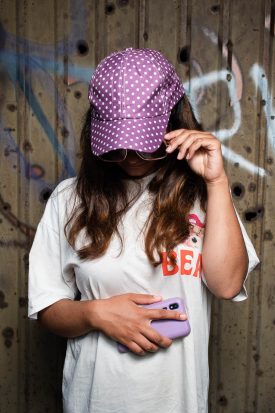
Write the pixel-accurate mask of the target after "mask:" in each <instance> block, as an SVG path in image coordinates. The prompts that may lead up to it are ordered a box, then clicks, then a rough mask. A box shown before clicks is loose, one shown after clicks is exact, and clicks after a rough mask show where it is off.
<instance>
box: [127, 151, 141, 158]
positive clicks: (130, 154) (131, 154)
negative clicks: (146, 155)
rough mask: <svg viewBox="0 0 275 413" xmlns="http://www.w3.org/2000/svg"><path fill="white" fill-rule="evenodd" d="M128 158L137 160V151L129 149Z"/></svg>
mask: <svg viewBox="0 0 275 413" xmlns="http://www.w3.org/2000/svg"><path fill="white" fill-rule="evenodd" d="M126 158H127V159H129V160H135V159H137V158H138V156H137V154H136V152H135V151H131V150H128V151H127V157H126Z"/></svg>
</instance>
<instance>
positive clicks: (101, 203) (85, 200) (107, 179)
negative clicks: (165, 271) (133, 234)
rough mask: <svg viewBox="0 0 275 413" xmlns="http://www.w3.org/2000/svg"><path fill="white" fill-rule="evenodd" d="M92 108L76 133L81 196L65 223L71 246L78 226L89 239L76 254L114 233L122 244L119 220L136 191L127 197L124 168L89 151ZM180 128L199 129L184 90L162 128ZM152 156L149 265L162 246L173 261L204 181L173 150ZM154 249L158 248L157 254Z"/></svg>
mask: <svg viewBox="0 0 275 413" xmlns="http://www.w3.org/2000/svg"><path fill="white" fill-rule="evenodd" d="M91 113H92V109H91V108H89V110H88V112H87V113H86V116H85V120H84V124H83V128H82V132H81V138H80V150H81V158H82V161H81V165H80V169H79V173H78V175H77V178H76V189H75V193H76V196H78V197H79V200H80V202H79V203H78V204H77V206H75V207H74V208H73V211H72V212H71V215H70V217H69V219H68V221H67V223H66V225H65V228H64V231H65V235H66V236H67V239H68V242H69V244H70V245H71V246H72V247H73V248H75V245H76V240H77V236H78V234H79V232H80V231H81V230H83V229H84V230H85V234H86V236H88V240H89V242H88V244H86V245H85V246H82V247H81V248H80V249H78V250H77V251H76V252H77V254H78V256H79V258H80V259H95V258H98V257H100V256H102V255H103V254H104V253H105V252H106V250H107V248H108V246H109V244H110V241H111V238H112V236H113V235H114V234H116V235H117V236H118V237H119V239H120V242H121V246H122V245H123V237H122V234H121V233H120V232H119V230H118V224H119V222H120V221H121V219H122V217H123V216H124V214H125V213H126V212H127V211H128V210H129V208H130V207H131V205H132V204H133V202H134V201H135V199H136V196H137V195H138V194H136V196H135V197H133V198H132V199H129V194H128V191H127V187H126V185H125V179H122V178H123V177H125V173H124V172H123V171H122V169H121V168H120V167H119V166H118V165H116V164H115V163H108V162H104V161H102V160H100V159H99V158H98V157H96V156H95V155H93V154H92V152H91V143H90V132H91V128H90V124H91ZM180 128H185V129H196V130H202V126H201V124H200V123H199V122H198V121H197V120H196V118H195V116H194V113H193V110H192V107H191V105H190V103H189V100H188V98H187V97H186V95H184V96H183V97H182V98H181V99H180V100H179V101H178V103H177V104H176V105H175V106H174V108H173V109H172V111H171V115H170V118H169V122H168V127H167V131H171V130H175V129H180ZM154 162H159V168H158V170H157V172H156V174H155V175H154V177H153V178H152V180H151V181H150V182H149V184H148V186H147V189H148V191H149V194H150V195H151V196H152V199H153V203H152V208H151V211H150V213H149V216H148V219H147V221H146V223H145V226H144V237H145V252H146V254H147V256H148V259H149V261H150V263H151V264H152V265H153V266H157V265H159V264H160V263H161V262H162V251H164V250H166V251H167V252H168V257H169V258H170V260H171V262H172V263H174V264H175V262H176V259H175V256H174V254H173V253H172V250H173V248H174V247H175V246H176V245H178V244H179V243H181V242H183V241H184V240H185V239H186V238H187V237H188V235H189V230H190V224H189V221H188V218H187V216H188V212H189V211H190V209H191V208H192V206H193V205H194V202H195V199H196V198H198V199H199V202H200V206H201V208H202V209H203V210H204V211H205V207H206V197H207V192H206V185H205V182H204V180H203V178H202V177H200V176H199V175H198V174H196V173H195V172H193V171H192V170H191V168H190V167H189V165H188V163H187V161H186V160H185V159H183V160H178V159H177V151H174V152H173V153H172V154H169V155H168V156H167V157H166V158H165V160H162V161H154ZM154 252H157V258H156V254H154Z"/></svg>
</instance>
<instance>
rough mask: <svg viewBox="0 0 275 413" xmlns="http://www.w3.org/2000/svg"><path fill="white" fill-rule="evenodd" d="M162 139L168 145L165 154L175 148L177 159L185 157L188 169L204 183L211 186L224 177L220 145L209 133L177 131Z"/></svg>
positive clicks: (167, 134) (188, 130)
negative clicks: (200, 177)
mask: <svg viewBox="0 0 275 413" xmlns="http://www.w3.org/2000/svg"><path fill="white" fill-rule="evenodd" d="M164 139H165V140H166V141H167V143H168V144H169V146H168V147H167V149H166V150H167V152H168V153H171V152H173V151H174V150H175V149H176V148H177V149H178V150H179V153H178V159H183V158H184V157H185V159H186V160H187V162H188V164H189V166H190V168H191V169H192V170H193V171H194V172H196V173H197V174H198V175H201V176H202V177H203V178H204V180H205V181H206V183H210V184H211V183H213V182H217V181H220V180H223V179H224V178H225V177H226V173H225V170H224V166H223V158H222V152H221V143H220V141H219V140H218V139H217V138H216V137H215V136H213V135H212V134H211V133H209V132H201V131H197V130H190V129H177V130H174V131H171V132H169V133H166V135H164Z"/></svg>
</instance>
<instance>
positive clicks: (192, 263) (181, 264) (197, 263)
mask: <svg viewBox="0 0 275 413" xmlns="http://www.w3.org/2000/svg"><path fill="white" fill-rule="evenodd" d="M179 253H180V254H179V260H177V261H178V264H176V265H173V264H172V263H171V261H170V260H169V258H168V256H167V255H168V254H167V252H166V251H164V252H163V253H162V273H163V275H175V274H178V273H180V275H192V276H193V277H201V269H202V265H201V253H199V254H198V255H197V254H196V255H195V256H194V252H193V251H192V250H180V251H179ZM172 255H173V256H174V257H176V258H178V257H177V253H176V251H172ZM179 270H180V271H179Z"/></svg>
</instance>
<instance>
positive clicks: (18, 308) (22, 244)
mask: <svg viewBox="0 0 275 413" xmlns="http://www.w3.org/2000/svg"><path fill="white" fill-rule="evenodd" d="M273 3H274V2H272V3H271V1H268V0H266V1H265V0H250V1H247V0H239V1H237V0H232V1H230V0H220V1H219V0H216V1H215V0H204V1H203V0H200V1H199V0H136V1H135V0H108V1H105V0H94V1H92V0H90V1H88V0H71V1H69V0H68V1H66V0H40V1H37V0H32V1H31V0H24V1H23V0H17V1H16V0H1V1H0V147H1V150H0V208H1V214H0V235H1V236H0V254H1V268H0V330H1V339H0V372H1V375H0V411H1V412H2V413H7V412H9V413H13V412H20V413H21V412H22V413H23V412H28V413H39V412H51V413H55V412H61V411H62V408H61V380H62V366H63V361H64V355H65V344H66V340H65V339H63V338H60V337H57V336H54V335H52V334H50V333H48V332H46V331H45V330H43V329H42V328H40V327H39V326H38V324H37V323H36V322H32V321H30V320H29V319H28V318H27V272H28V251H29V248H30V245H31V242H32V238H33V236H34V233H35V229H36V225H37V223H38V221H39V219H40V217H41V214H42V212H43V209H44V207H45V202H46V200H47V199H48V197H49V195H50V193H51V191H52V190H53V188H54V187H55V185H56V184H57V183H58V182H59V181H61V180H62V179H65V178H66V177H70V176H73V175H75V172H76V170H77V168H78V165H79V160H78V140H79V132H80V126H81V122H82V116H83V114H84V112H85V110H86V109H87V107H88V106H87V105H88V102H87V84H88V81H89V79H90V77H91V74H92V72H93V70H94V68H95V67H96V65H97V63H98V62H99V61H100V60H101V59H102V58H103V57H105V56H106V55H107V54H109V53H110V52H112V51H114V50H118V49H121V48H124V47H131V46H132V47H151V48H155V49H158V50H160V51H161V52H163V53H164V54H165V55H166V56H167V58H168V59H169V60H170V61H171V62H172V63H173V64H174V65H175V66H176V69H177V72H178V74H179V75H180V76H181V78H182V81H183V82H184V86H185V88H186V90H187V93H188V94H189V97H190V99H191V101H192V103H193V105H194V108H195V111H196V114H197V116H198V117H199V119H200V120H201V121H202V122H203V124H204V127H205V129H208V130H210V131H212V132H213V133H214V134H215V135H216V136H217V137H218V138H219V139H220V140H221V141H222V143H223V154H224V159H225V165H226V170H227V173H228V176H229V177H230V182H231V187H232V192H233V195H234V198H235V205H236V207H237V209H238V211H239V213H240V214H241V217H242V220H243V222H244V224H245V227H246V229H247V231H248V233H249V235H250V237H251V238H252V241H253V243H254V245H255V247H256V250H257V252H258V254H259V256H260V259H261V265H260V266H258V267H257V268H256V269H255V270H254V271H253V273H252V274H251V276H250V278H249V281H248V292H249V299H248V300H247V301H246V302H243V303H232V302H228V301H218V300H214V305H213V320H212V330H211V346H210V373H211V387H210V400H209V404H210V412H211V413H221V412H232V413H233V412H245V413H252V412H257V413H267V412H275V391H274V388H275V384H274V383H275V381H274V379H275V372H274V364H275V363H274V359H275V345H274V343H275V313H274V309H275V277H274V264H275V261H274V255H275V254H274V245H275V244H274V239H273V237H274V235H275V219H274V197H275V183H274V177H273V173H274V152H275V110H274V107H273V106H274V105H275V102H274V103H273V100H274V99H275V97H274V98H273V89H274V88H273V84H274V66H273V64H274V57H275V56H274V4H273ZM273 234H274V235H273ZM228 253H230V251H229V252H228ZM190 413H192V412H190Z"/></svg>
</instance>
